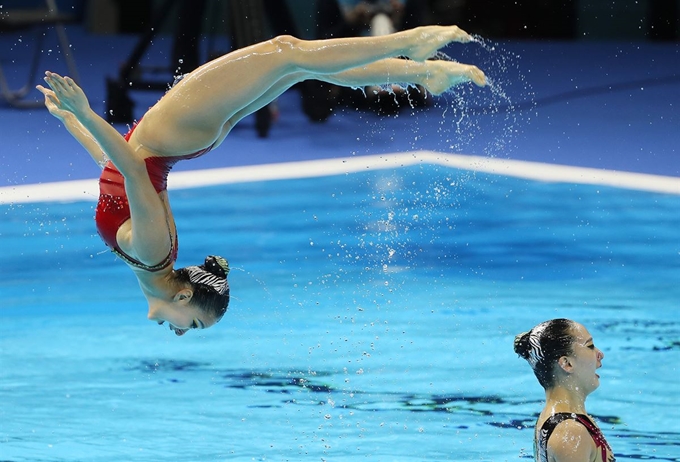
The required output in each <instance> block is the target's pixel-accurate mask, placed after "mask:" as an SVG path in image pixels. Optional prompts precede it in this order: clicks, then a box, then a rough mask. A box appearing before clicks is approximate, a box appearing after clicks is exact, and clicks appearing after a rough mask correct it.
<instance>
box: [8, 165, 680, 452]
mask: <svg viewBox="0 0 680 462" xmlns="http://www.w3.org/2000/svg"><path fill="white" fill-rule="evenodd" d="M171 201H172V203H173V209H174V210H175V215H176V220H177V226H178V229H179V233H180V237H181V239H180V260H179V261H178V264H179V265H181V266H184V265H187V264H196V263H200V262H202V260H203V258H204V257H205V255H207V254H210V253H216V254H220V255H223V256H224V257H226V258H228V259H229V261H230V263H231V266H232V268H233V269H232V272H231V274H230V283H231V288H232V301H231V305H230V308H229V312H228V313H227V315H226V316H225V318H224V319H223V320H222V322H221V323H220V324H219V325H218V326H216V327H214V328H211V329H208V330H205V331H201V332H198V331H196V332H190V333H188V334H187V335H185V336H184V337H182V338H178V337H176V336H175V335H174V334H173V333H172V332H170V331H169V330H168V328H167V327H165V326H161V327H159V326H157V325H155V324H152V323H150V322H149V321H147V320H146V307H145V305H144V302H143V298H142V296H141V295H140V293H139V289H138V287H137V285H136V282H135V280H134V277H133V276H132V274H131V272H130V271H129V270H128V269H127V268H126V267H125V265H124V264H123V263H122V262H119V261H116V259H115V257H114V256H113V255H112V254H111V253H110V252H108V251H106V248H105V247H104V245H103V244H102V243H101V241H100V240H99V238H98V236H97V235H96V231H95V229H94V223H93V219H92V217H93V203H91V202H74V203H36V204H15V205H2V206H0V213H2V216H3V220H2V221H0V239H2V242H3V254H2V257H1V258H2V267H1V269H0V271H1V272H2V278H1V281H0V290H1V291H2V298H1V299H2V309H0V317H1V318H0V353H1V357H0V360H1V362H2V367H1V368H0V384H1V385H0V394H1V396H0V402H1V403H2V405H1V406H0V460H3V461H4V460H7V461H17V462H18V461H43V460H44V461H47V460H49V461H62V460H63V461H74V460H86V461H102V462H103V461H120V460H127V461H137V460H139V461H142V460H154V461H163V460H189V461H205V460H243V461H246V460H261V461H264V460H277V461H280V460H329V461H330V460H333V461H338V460H358V459H367V460H394V461H411V460H413V461H437V460H485V461H507V460H518V459H530V458H531V457H532V456H531V454H532V449H531V445H532V426H533V422H534V420H535V418H536V415H537V413H538V412H539V411H540V409H541V406H542V400H543V392H542V389H541V388H540V386H539V385H538V383H537V382H536V380H535V378H534V377H533V374H532V373H531V371H530V368H529V366H528V365H527V364H526V362H524V361H523V360H520V359H518V358H517V356H516V355H515V354H514V353H513V351H512V340H513V338H514V335H515V334H517V333H519V332H521V331H524V330H528V329H529V328H531V327H532V326H534V325H535V324H537V323H538V322H541V321H543V320H546V319H550V318H554V317H568V318H571V319H574V320H577V321H579V322H581V323H583V324H585V325H586V327H588V329H589V330H590V332H591V333H592V334H593V336H594V338H595V343H596V345H597V346H598V347H599V348H601V349H602V350H603V351H604V353H605V358H604V360H603V367H602V369H601V370H600V371H601V372H600V375H601V377H602V379H601V386H600V389H599V390H597V391H596V392H595V393H594V394H593V395H591V396H590V398H589V401H588V410H589V412H590V413H591V414H592V415H593V416H594V417H595V418H596V419H597V420H598V421H599V424H600V426H601V427H602V430H603V432H604V434H605V435H606V437H607V438H608V440H609V442H610V444H611V445H612V447H613V448H614V451H615V453H616V456H617V460H618V461H625V460H638V459H645V460H661V461H680V424H679V423H678V421H677V405H678V404H679V396H680V385H679V384H678V380H677V376H678V367H677V364H678V363H679V362H680V317H679V316H678V309H679V308H680V287H679V286H680V285H679V284H678V283H677V281H678V268H680V240H679V239H678V232H677V231H678V229H680V214H679V213H678V210H680V196H674V195H663V194H655V193H647V192H640V191H632V190H625V189H616V188H609V187H600V186H587V185H578V184H568V183H567V184H556V183H540V182H534V181H529V180H522V179H513V178H507V177H503V176H495V175H487V174H481V173H476V174H475V173H472V172H469V171H464V170H457V169H453V168H447V167H442V166H434V165H418V166H412V167H407V168H400V169H386V170H369V171H366V172H361V173H354V174H347V175H336V176H327V177H319V178H307V179H296V180H278V181H261V182H251V183H242V184H231V185H220V186H211V187H203V188H195V189H183V190H174V191H171Z"/></svg>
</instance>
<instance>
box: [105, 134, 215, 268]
mask: <svg viewBox="0 0 680 462" xmlns="http://www.w3.org/2000/svg"><path fill="white" fill-rule="evenodd" d="M135 127H136V125H135V126H133V127H132V128H131V129H130V131H129V132H128V133H127V134H126V135H125V139H126V140H128V141H129V139H130V136H131V135H132V132H133V131H134V129H135ZM210 149H212V146H210V147H208V148H206V149H202V150H200V151H198V152H195V153H191V154H187V155H183V156H173V157H147V158H146V159H144V162H145V163H146V170H147V172H148V174H149V179H150V180H151V184H153V187H154V189H155V190H156V192H157V193H160V192H162V191H165V190H166V189H167V186H168V184H167V180H168V174H169V173H170V170H171V169H172V167H173V165H175V164H176V163H177V162H179V161H180V160H184V159H193V158H195V157H199V156H202V155H203V154H205V153H206V152H208V151H210ZM129 219H130V204H129V203H128V198H127V194H126V192H125V178H124V177H123V175H122V174H121V173H120V171H119V170H118V169H117V168H116V167H115V166H114V165H113V163H112V162H111V161H109V162H107V163H106V165H105V166H104V169H103V171H102V174H101V177H100V178H99V201H98V203H97V209H96V213H95V223H96V225H97V231H98V232H99V235H100V236H101V238H102V240H103V241H104V243H105V244H106V245H107V246H108V247H110V248H111V250H112V251H113V253H115V254H116V255H118V256H119V257H120V258H121V259H123V260H124V261H125V262H126V263H127V264H129V265H131V266H134V267H136V268H141V269H143V270H146V271H151V272H154V271H160V270H162V269H163V268H166V267H167V266H168V265H170V264H172V263H174V261H175V260H176V259H177V252H178V241H177V235H175V239H174V242H172V243H171V245H170V252H169V253H168V256H167V257H166V258H164V259H163V261H161V262H160V263H158V264H156V265H152V266H149V265H146V264H144V263H142V262H140V261H139V260H137V259H135V258H133V257H131V256H129V255H127V254H126V253H125V252H123V251H122V250H121V248H120V246H119V245H118V241H117V239H116V235H117V233H118V229H119V228H120V227H121V226H122V225H123V223H125V222H126V221H127V220H129ZM168 232H169V233H170V234H172V232H171V230H170V222H169V221H168Z"/></svg>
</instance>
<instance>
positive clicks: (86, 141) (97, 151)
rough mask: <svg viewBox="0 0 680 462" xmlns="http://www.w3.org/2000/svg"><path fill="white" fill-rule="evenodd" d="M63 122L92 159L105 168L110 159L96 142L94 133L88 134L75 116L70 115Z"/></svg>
mask: <svg viewBox="0 0 680 462" xmlns="http://www.w3.org/2000/svg"><path fill="white" fill-rule="evenodd" d="M63 122H64V127H66V130H68V132H69V133H70V134H71V136H73V137H74V138H75V139H76V141H78V143H80V145H81V146H82V147H84V148H85V150H86V151H87V152H88V153H89V154H90V157H92V160H94V161H95V162H96V163H97V165H99V166H100V167H102V168H103V167H104V165H105V164H106V162H107V161H108V160H109V159H108V157H106V156H105V155H104V151H103V150H102V148H101V146H99V144H98V143H97V141H95V139H94V137H93V136H92V133H90V132H88V131H87V130H86V129H85V127H83V124H81V123H80V122H79V121H78V119H76V117H75V116H74V115H73V114H70V117H66V118H64V120H63Z"/></svg>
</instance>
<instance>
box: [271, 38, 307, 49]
mask: <svg viewBox="0 0 680 462" xmlns="http://www.w3.org/2000/svg"><path fill="white" fill-rule="evenodd" d="M302 42H303V40H300V39H299V38H297V37H293V36H292V35H277V36H276V37H274V38H273V39H272V43H273V44H274V46H275V47H276V48H277V49H278V50H280V51H290V50H298V49H300V46H301V44H302Z"/></svg>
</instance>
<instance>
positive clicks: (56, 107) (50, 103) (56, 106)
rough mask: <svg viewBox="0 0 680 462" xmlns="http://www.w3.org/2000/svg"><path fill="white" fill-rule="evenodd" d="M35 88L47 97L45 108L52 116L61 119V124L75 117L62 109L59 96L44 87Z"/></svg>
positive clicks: (37, 86)
mask: <svg viewBox="0 0 680 462" xmlns="http://www.w3.org/2000/svg"><path fill="white" fill-rule="evenodd" d="M35 88H37V89H38V90H39V91H40V93H42V94H43V95H45V107H47V110H48V111H50V114H52V115H53V116H54V117H56V118H57V119H59V120H60V121H61V122H65V120H66V119H68V118H69V117H75V116H74V115H73V114H72V113H71V112H69V111H67V110H66V109H63V108H62V107H61V102H60V101H59V98H57V95H55V94H54V92H53V91H52V90H50V89H49V88H45V87H43V86H42V85H36V87H35Z"/></svg>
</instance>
